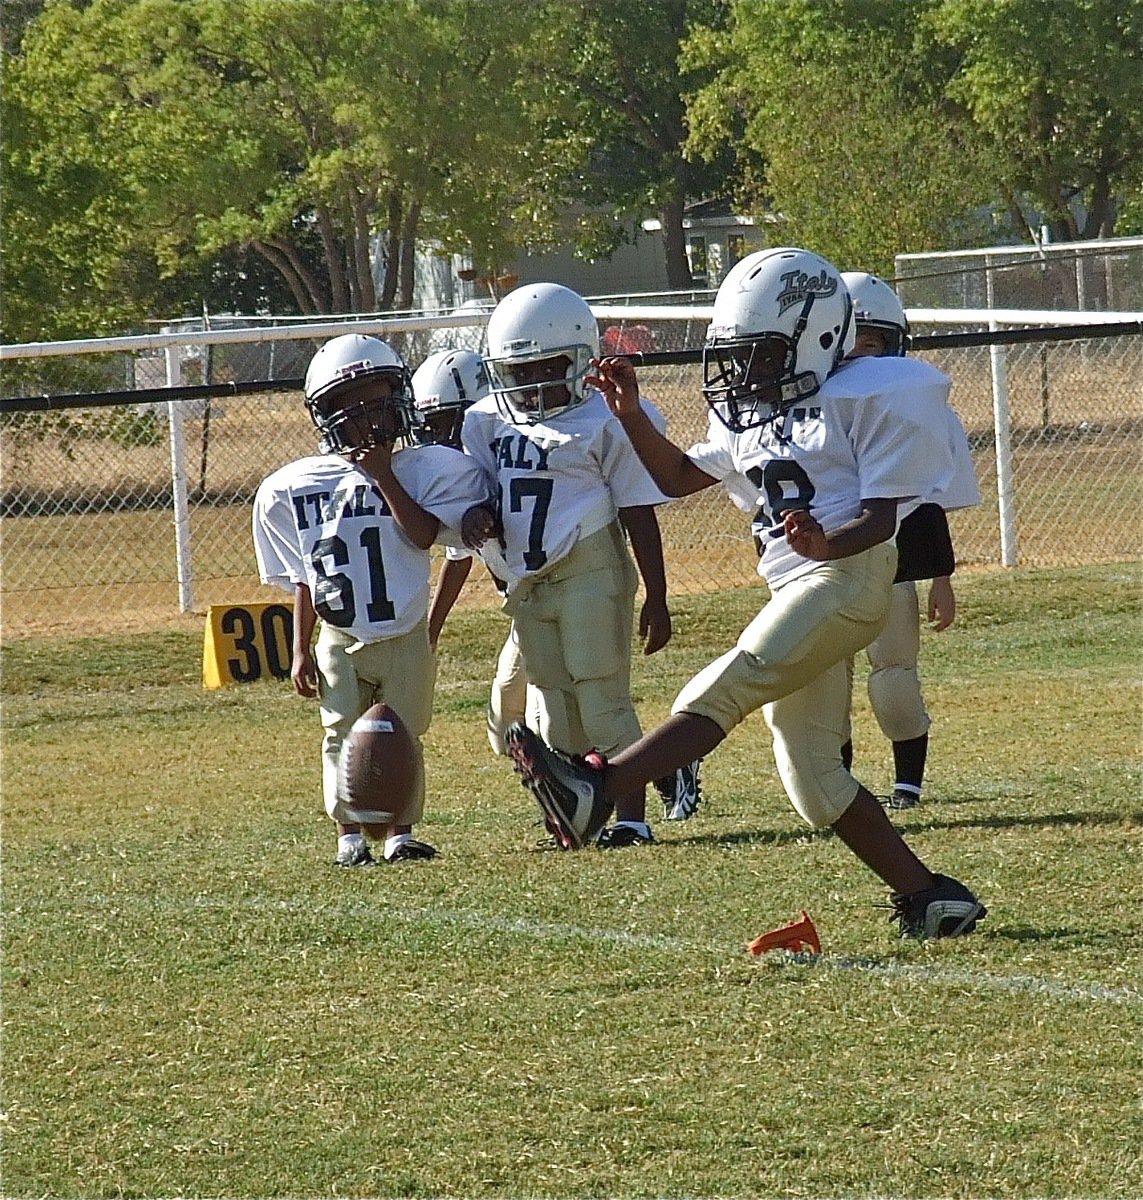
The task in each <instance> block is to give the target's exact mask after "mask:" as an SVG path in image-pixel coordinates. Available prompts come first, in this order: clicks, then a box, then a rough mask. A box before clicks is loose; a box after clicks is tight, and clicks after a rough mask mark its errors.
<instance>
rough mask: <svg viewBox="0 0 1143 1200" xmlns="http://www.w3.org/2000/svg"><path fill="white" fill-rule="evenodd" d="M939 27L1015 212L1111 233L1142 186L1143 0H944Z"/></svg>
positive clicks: (957, 88) (1027, 221) (1061, 226)
mask: <svg viewBox="0 0 1143 1200" xmlns="http://www.w3.org/2000/svg"><path fill="white" fill-rule="evenodd" d="M932 28H933V30H934V31H935V33H936V36H937V37H938V38H940V39H941V40H942V41H943V42H945V43H946V44H947V45H949V46H950V47H952V48H953V49H954V50H955V51H956V52H957V54H958V55H959V56H961V60H962V61H961V66H960V69H959V70H958V72H957V73H956V76H955V77H954V78H953V79H952V80H951V81H950V82H949V85H948V89H947V90H948V94H949V95H950V96H951V97H953V98H954V99H956V100H958V101H960V102H961V103H963V104H964V105H965V107H966V108H967V109H968V110H969V112H971V114H972V117H973V120H974V121H975V123H976V125H977V127H978V128H979V129H980V130H981V131H982V132H983V133H984V134H985V135H986V137H987V138H988V141H989V145H990V149H991V152H992V155H993V158H994V161H995V162H996V163H997V167H998V170H997V176H996V183H997V186H998V188H999V189H1000V191H1001V192H1002V194H1003V196H1004V198H1005V200H1006V202H1007V203H1008V205H1009V207H1010V209H1011V211H1012V213H1013V216H1014V218H1015V219H1016V220H1017V221H1018V222H1019V223H1020V225H1021V226H1022V227H1024V228H1028V227H1029V226H1033V225H1034V224H1035V223H1036V217H1037V215H1039V216H1041V217H1042V218H1043V219H1044V220H1046V222H1047V224H1048V225H1049V226H1050V228H1051V231H1052V236H1053V238H1054V239H1055V240H1056V241H1071V240H1074V239H1077V238H1094V237H1110V236H1111V235H1112V234H1113V233H1114V231H1115V229H1116V218H1117V213H1118V210H1119V208H1120V206H1121V205H1125V204H1129V203H1131V199H1132V197H1133V196H1134V197H1137V196H1138V194H1139V191H1140V189H1141V188H1143V67H1141V66H1140V64H1141V63H1143V0H1069V2H1068V3H1044V0H942V3H940V4H939V5H938V6H937V8H936V9H935V11H934V13H933V14H932ZM1136 203H1137V201H1136Z"/></svg>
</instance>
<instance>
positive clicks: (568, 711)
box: [505, 521, 642, 754]
mask: <svg viewBox="0 0 1143 1200" xmlns="http://www.w3.org/2000/svg"><path fill="white" fill-rule="evenodd" d="M636 583H637V572H636V570H635V564H634V563H633V562H632V561H631V556H630V554H629V553H628V552H627V543H626V540H625V538H624V536H623V530H622V529H621V527H620V525H619V523H618V521H613V522H612V523H611V524H610V525H608V526H607V527H606V528H604V529H601V530H599V531H598V532H597V533H593V534H590V535H589V536H588V537H586V538H583V539H582V540H581V541H579V542H577V543H576V545H575V546H573V547H572V550H571V552H570V553H569V554H568V555H566V556H565V557H564V558H562V559H561V560H560V561H559V562H558V563H556V564H555V565H554V566H553V567H552V569H551V570H550V571H548V572H547V573H546V574H545V575H542V576H541V577H540V578H539V579H535V580H525V581H524V582H523V583H522V584H521V585H520V586H519V588H517V589H516V591H515V592H513V594H512V595H511V596H510V597H509V599H508V601H507V603H506V606H505V607H506V609H507V611H509V612H510V614H511V615H512V616H513V619H514V620H515V622H516V634H517V637H518V639H519V642H520V650H521V652H522V653H523V655H524V662H525V664H526V670H527V673H528V680H529V681H530V682H531V684H532V685H533V687H534V688H535V690H536V693H537V696H536V699H537V712H536V717H537V721H538V725H537V728H536V732H537V733H539V735H540V736H541V737H542V738H543V739H544V741H546V742H547V743H548V745H550V746H554V747H555V748H556V749H557V750H563V751H564V752H565V753H568V754H586V753H587V752H588V751H589V750H592V749H595V750H598V751H600V752H601V753H602V754H614V753H616V752H617V751H619V750H622V749H624V748H625V747H627V746H630V745H631V743H632V742H635V741H637V740H638V739H639V737H640V735H641V732H642V731H641V729H640V727H639V719H638V717H636V715H635V706H634V704H633V702H632V700H631V634H632V628H633V625H634V607H635V589H636Z"/></svg>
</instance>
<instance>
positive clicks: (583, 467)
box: [461, 283, 681, 849]
mask: <svg viewBox="0 0 1143 1200" xmlns="http://www.w3.org/2000/svg"><path fill="white" fill-rule="evenodd" d="M487 339H488V352H487V356H486V359H485V362H486V365H487V366H488V368H489V374H490V376H491V378H492V387H493V394H492V395H491V396H489V397H487V398H486V399H484V400H481V401H478V402H477V403H476V404H474V405H473V406H472V407H471V408H470V409H469V410H468V412H467V413H466V414H465V417H464V426H463V430H462V435H461V436H462V439H463V442H464V448H465V450H466V451H467V452H468V453H469V454H470V455H471V456H472V457H473V458H474V459H475V460H476V461H477V462H479V463H480V465H481V466H482V467H483V469H484V471H485V474H486V477H487V480H488V483H489V485H490V487H491V489H492V490H493V491H494V492H495V494H496V497H497V499H496V503H495V505H493V506H488V507H485V508H481V509H477V510H475V511H474V512H473V513H471V514H469V517H468V518H467V519H466V523H465V542H466V544H468V545H469V546H470V547H472V548H474V549H483V548H484V547H485V546H486V544H487V550H486V554H487V553H488V552H489V551H491V552H492V553H493V554H495V555H496V556H497V561H498V566H497V567H493V568H492V569H493V571H494V573H495V574H496V575H498V576H499V577H501V578H502V579H503V580H504V583H505V585H506V599H505V611H506V612H507V613H508V614H509V615H510V616H511V617H512V618H513V620H514V622H515V628H516V634H517V637H518V639H519V644H520V651H521V653H522V654H523V658H524V662H525V664H526V671H527V678H528V680H529V681H530V682H531V684H532V685H533V686H534V688H535V690H536V698H537V710H538V711H537V717H536V720H537V724H538V726H539V729H540V731H541V732H542V734H543V736H544V737H545V738H546V739H547V740H548V741H549V742H551V743H552V744H553V745H556V746H559V747H560V748H561V749H563V750H565V751H567V752H568V753H570V754H585V753H587V752H588V751H590V750H592V749H599V750H602V751H603V752H605V753H608V754H613V753H615V752H617V751H619V750H621V749H622V748H623V747H624V746H627V745H630V744H631V743H632V742H634V741H635V740H636V739H637V738H638V737H639V736H640V733H641V729H640V726H639V720H638V718H637V717H636V715H635V708H634V705H633V703H632V700H631V682H630V676H631V637H632V625H633V610H634V601H635V591H636V584H637V578H636V569H635V566H634V565H633V564H632V562H631V556H630V554H629V553H628V550H627V539H626V538H625V537H624V531H626V534H627V536H628V537H629V538H630V541H631V549H632V551H633V553H634V556H635V562H636V563H637V564H638V569H639V572H640V573H641V574H642V578H643V586H644V590H645V599H644V603H643V606H642V610H641V612H640V617H639V634H640V637H641V638H642V639H643V640H644V646H643V650H644V653H645V654H653V653H654V652H655V651H657V650H659V649H661V648H662V647H663V646H665V645H666V643H667V641H668V639H669V638H670V636H671V618H670V614H669V613H668V611H667V602H666V577H665V574H664V570H663V554H662V541H661V539H660V535H659V525H658V520H657V518H656V516H655V505H657V504H659V503H661V502H662V501H663V500H664V499H665V497H664V496H663V495H662V493H661V492H660V491H659V489H658V488H657V487H656V486H655V485H654V483H653V482H652V480H651V478H650V477H649V476H648V474H647V472H646V471H645V470H644V468H643V466H642V465H641V463H640V462H639V459H638V458H637V457H636V455H635V453H634V451H633V450H632V448H631V443H630V442H629V441H628V439H627V436H626V434H625V433H624V431H623V427H622V426H621V425H620V423H619V421H618V420H617V419H616V417H615V416H614V415H613V414H612V413H611V412H610V411H609V410H608V408H607V405H606V404H605V403H604V401H603V397H602V396H601V395H600V394H599V393H598V392H597V391H596V390H595V389H593V388H591V387H589V386H588V385H587V383H586V380H585V377H586V375H587V373H588V370H589V366H590V363H591V361H592V359H594V358H595V357H597V356H598V354H599V329H598V326H597V324H596V320H595V317H594V315H593V314H592V311H591V309H590V308H589V307H588V305H587V303H586V301H585V300H584V299H583V298H582V297H581V296H579V295H578V294H577V293H575V292H573V291H572V290H570V289H569V288H566V287H562V286H561V285H559V284H555V283H536V284H526V285H524V286H523V287H520V288H517V289H515V290H514V291H512V292H510V293H509V294H508V295H507V296H505V297H504V298H503V299H502V300H501V301H500V302H499V304H498V305H497V306H496V308H495V310H494V311H493V313H492V316H491V318H490V319H489V322H488V331H487ZM641 411H642V410H641ZM486 561H488V562H489V566H490V567H491V566H492V562H491V560H490V559H487V558H486ZM680 765H681V764H680ZM674 769H675V768H674V767H672V768H671V771H672V772H673V771H674ZM660 774H661V775H666V774H668V772H667V771H663V772H661V773H660ZM649 778H650V777H649ZM655 778H658V776H656V777H655ZM645 782H647V781H646V780H640V781H639V782H638V783H637V784H633V785H632V786H631V787H629V788H627V789H625V790H624V791H622V792H621V793H617V794H616V797H615V801H616V803H615V808H616V812H617V816H618V820H617V821H616V823H615V824H614V825H612V826H610V827H608V828H606V829H603V830H602V831H600V829H599V828H597V829H595V830H593V831H592V833H593V836H594V835H595V834H597V833H598V834H599V837H598V845H600V846H601V847H603V848H606V849H611V848H618V847H624V846H638V845H646V844H649V843H651V842H652V841H653V840H654V838H653V835H652V832H651V827H650V825H649V824H648V823H647V820H646V809H645V788H644V784H645ZM552 832H556V831H555V829H553V830H552Z"/></svg>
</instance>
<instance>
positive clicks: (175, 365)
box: [163, 328, 194, 612]
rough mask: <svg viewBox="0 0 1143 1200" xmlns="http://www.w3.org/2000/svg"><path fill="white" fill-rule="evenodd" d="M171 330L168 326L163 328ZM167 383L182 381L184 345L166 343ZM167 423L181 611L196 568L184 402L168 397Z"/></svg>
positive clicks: (188, 605) (188, 601)
mask: <svg viewBox="0 0 1143 1200" xmlns="http://www.w3.org/2000/svg"><path fill="white" fill-rule="evenodd" d="M163 332H164V333H170V332H171V330H170V329H169V328H164V329H163ZM164 353H165V355H166V360H167V387H180V386H181V385H182V381H183V364H182V358H181V347H179V346H167V347H166V350H165V352H164ZM167 425H168V427H169V428H170V431H171V496H172V499H173V500H174V505H175V566H176V570H177V571H178V579H179V612H191V611H192V610H193V608H194V588H193V579H194V572H193V568H192V566H191V548H190V509H189V507H188V505H187V447H186V438H185V437H184V436H183V406H182V405H181V404H179V403H178V402H177V401H175V400H168V401H167Z"/></svg>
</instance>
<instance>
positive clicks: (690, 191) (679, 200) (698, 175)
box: [535, 0, 733, 289]
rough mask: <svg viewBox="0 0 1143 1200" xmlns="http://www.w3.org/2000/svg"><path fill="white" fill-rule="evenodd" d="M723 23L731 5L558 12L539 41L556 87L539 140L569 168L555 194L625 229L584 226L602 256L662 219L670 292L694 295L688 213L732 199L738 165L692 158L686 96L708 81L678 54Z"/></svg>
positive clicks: (602, 4) (678, 1)
mask: <svg viewBox="0 0 1143 1200" xmlns="http://www.w3.org/2000/svg"><path fill="white" fill-rule="evenodd" d="M725 14H726V4H725V3H724V2H723V0H554V2H553V3H551V4H549V5H547V6H546V12H545V19H544V21H543V24H542V26H541V31H542V32H540V33H538V34H537V36H536V41H535V45H536V47H537V53H538V55H539V60H538V61H539V62H540V63H541V64H542V65H543V69H545V70H546V72H547V74H548V77H549V81H550V84H549V91H548V94H547V102H546V109H545V113H544V114H542V115H541V121H542V117H543V116H544V115H546V118H547V119H546V123H543V122H542V123H541V129H543V130H544V131H545V132H546V134H547V136H548V138H549V139H550V140H552V141H553V142H554V147H558V153H556V154H555V155H554V156H553V157H554V158H555V160H556V161H558V162H562V163H563V164H564V169H563V170H562V171H560V172H558V173H555V174H553V175H552V176H551V177H550V178H549V184H550V194H551V195H552V196H553V197H555V198H557V199H563V200H565V201H575V202H581V203H583V204H585V205H588V206H593V207H596V208H598V207H606V208H608V209H609V210H611V214H614V215H615V216H617V217H619V218H620V221H619V222H616V221H615V220H612V219H610V215H609V217H606V218H604V220H603V221H595V222H592V221H591V220H590V219H588V220H585V222H584V226H583V229H582V233H583V235H584V236H583V238H582V244H583V246H584V248H585V249H588V250H590V251H593V252H596V253H606V252H607V251H608V250H611V249H614V246H615V245H616V244H617V242H618V240H619V239H620V238H621V237H623V236H624V233H623V228H622V220H623V219H626V221H627V222H628V223H629V224H634V223H635V222H638V221H639V220H640V219H641V218H643V217H645V216H647V215H648V214H649V213H654V214H655V215H656V216H657V217H658V218H659V222H660V228H661V230H662V233H661V237H662V244H663V254H664V261H665V266H666V275H667V282H668V286H669V287H671V288H672V289H686V288H689V287H691V286H692V283H691V274H690V268H689V265H688V262H687V256H686V244H685V239H684V234H683V210H684V206H685V205H686V203H687V201H688V200H691V199H696V198H700V197H703V196H706V195H709V194H711V193H712V192H713V193H715V194H718V195H722V194H725V189H726V180H725V177H724V175H723V169H724V168H725V167H727V166H729V165H730V163H731V162H732V161H733V160H732V158H731V157H730V156H724V157H723V158H721V159H719V158H718V157H717V156H715V157H714V158H713V159H712V161H709V162H707V161H704V160H702V159H699V158H695V159H693V160H692V159H690V158H688V157H687V155H686V153H685V150H684V147H685V145H686V140H687V124H686V94H687V92H688V91H689V90H691V89H694V88H697V87H699V86H701V84H702V83H703V82H705V81H706V78H707V76H706V74H705V73H704V70H703V69H702V68H701V67H699V68H697V69H696V70H694V71H691V70H686V69H682V68H680V63H679V54H680V49H681V46H682V45H683V43H684V41H685V40H686V38H687V36H688V35H689V33H690V31H691V29H692V28H694V27H695V26H696V25H702V26H703V27H705V28H712V27H718V26H719V25H720V24H721V22H722V21H723V20H724V19H725ZM593 235H594V236H593Z"/></svg>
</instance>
